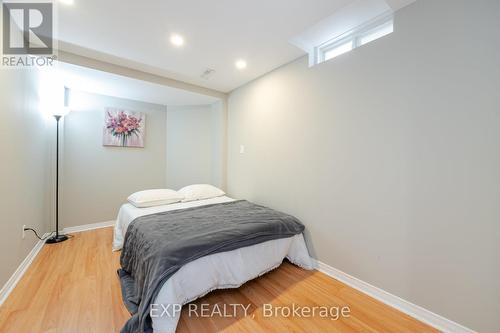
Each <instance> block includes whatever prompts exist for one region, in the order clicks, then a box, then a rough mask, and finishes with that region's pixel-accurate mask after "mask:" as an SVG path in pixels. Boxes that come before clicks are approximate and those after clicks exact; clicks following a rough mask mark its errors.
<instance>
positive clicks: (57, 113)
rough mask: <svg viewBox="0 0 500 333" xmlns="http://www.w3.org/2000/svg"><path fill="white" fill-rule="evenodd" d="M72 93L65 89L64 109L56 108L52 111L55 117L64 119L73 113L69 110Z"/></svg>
mask: <svg viewBox="0 0 500 333" xmlns="http://www.w3.org/2000/svg"><path fill="white" fill-rule="evenodd" d="M70 93H71V90H70V89H69V88H68V87H64V105H63V106H62V107H61V106H57V107H54V109H52V115H53V116H59V117H64V116H65V115H67V114H68V113H69V112H70V111H71V110H70V108H69V99H70Z"/></svg>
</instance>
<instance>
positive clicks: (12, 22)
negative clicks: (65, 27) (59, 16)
mask: <svg viewBox="0 0 500 333" xmlns="http://www.w3.org/2000/svg"><path fill="white" fill-rule="evenodd" d="M2 16H3V23H2V29H3V31H2V35H3V45H2V50H3V56H2V68H6V67H11V68H19V67H34V66H37V67H39V66H52V64H53V61H54V59H55V55H54V50H55V49H56V48H55V47H54V39H53V32H54V25H53V23H54V16H53V5H52V3H51V2H4V3H3V4H2Z"/></svg>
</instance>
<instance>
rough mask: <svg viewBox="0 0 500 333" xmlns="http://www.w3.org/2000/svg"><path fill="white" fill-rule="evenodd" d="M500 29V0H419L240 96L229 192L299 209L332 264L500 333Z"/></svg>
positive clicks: (232, 113) (232, 119)
mask: <svg viewBox="0 0 500 333" xmlns="http://www.w3.org/2000/svg"><path fill="white" fill-rule="evenodd" d="M499 31H500V1H497V0H490V1H488V0H481V1H465V0H446V1H445V0H440V1H435V0H419V1H417V2H416V3H414V4H413V5H411V6H409V7H406V8H405V9H403V10H401V11H400V12H398V13H397V16H396V23H395V32H394V33H393V34H392V35H390V36H387V37H385V38H383V39H380V40H378V41H375V42H373V43H371V44H368V45H366V46H363V47H361V48H359V49H356V50H354V51H352V52H350V53H347V54H345V55H343V56H341V57H338V58H335V59H333V60H331V61H329V62H326V63H323V64H321V65H319V66H315V67H313V68H308V66H307V59H306V58H305V57H304V58H302V59H299V60H297V61H295V62H292V63H290V64H288V65H286V66H283V67H282V68H279V69H277V70H275V71H274V72H271V73H269V74H267V75H265V76H264V77H262V78H260V79H258V80H256V81H254V82H252V83H249V84H247V85H246V86H244V87H241V88H239V89H237V90H235V91H233V92H232V93H231V94H230V97H229V119H228V123H229V128H228V135H229V139H228V140H229V146H228V189H229V194H230V195H232V196H235V197H240V198H246V199H250V200H252V201H255V202H258V203H262V204H266V205H269V206H271V207H274V208H276V209H280V210H283V211H285V212H288V213H291V214H294V215H296V216H297V217H299V218H300V219H301V220H302V221H303V222H304V223H305V224H306V227H307V230H308V240H309V245H310V249H311V252H312V254H313V255H314V256H315V257H317V258H319V259H320V260H321V261H323V262H325V263H327V264H329V265H331V266H333V267H335V268H338V269H340V270H342V271H344V272H347V273H349V274H351V275H353V276H355V277H358V278H360V279H362V280H364V281H367V282H369V283H371V284H373V285H375V286H378V287H380V288H383V289H385V290H387V291H389V292H391V293H393V294H395V295H398V296H400V297H402V298H404V299H406V300H409V301H411V302H413V303H415V304H418V305H420V306H423V307H425V308H427V309H429V310H431V311H434V312H436V313H438V314H440V315H443V316H445V317H447V318H450V319H452V320H454V321H457V322H459V323H461V324H463V325H466V326H468V327H471V328H473V329H476V330H479V331H481V332H498V329H499V328H500V316H498V313H500V286H499V281H500V265H499V253H500V242H499V239H500V223H499V221H500V149H499V147H500V130H499V125H500V111H499V110H500V94H499V92H498V89H499V87H500V46H499V43H498V32H499ZM242 144H243V145H245V147H246V153H244V154H240V153H239V146H240V145H242Z"/></svg>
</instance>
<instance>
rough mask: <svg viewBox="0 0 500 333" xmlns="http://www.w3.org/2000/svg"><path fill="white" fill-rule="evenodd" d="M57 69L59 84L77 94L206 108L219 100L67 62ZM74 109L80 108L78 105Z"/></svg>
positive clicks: (59, 65)
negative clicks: (203, 106)
mask: <svg viewBox="0 0 500 333" xmlns="http://www.w3.org/2000/svg"><path fill="white" fill-rule="evenodd" d="M56 70H57V76H58V80H59V83H60V84H62V85H64V86H66V87H68V88H70V89H72V90H76V91H83V92H89V93H94V94H101V95H107V96H113V97H119V98H126V99H131V100H136V101H142V102H148V103H153V104H160V105H206V104H212V103H214V102H216V101H217V98H215V97H210V96H206V95H201V94H196V93H192V92H189V91H186V90H182V89H177V88H172V87H168V86H165V85H160V84H155V83H150V82H146V81H142V80H136V79H132V78H129V77H124V76H120V75H115V74H111V73H107V72H101V71H98V70H94V69H90V68H86V67H80V66H75V65H71V64H66V63H58V64H57V68H56ZM72 107H74V108H76V109H78V106H77V105H73V106H72Z"/></svg>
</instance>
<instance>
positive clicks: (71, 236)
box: [24, 228, 74, 241]
mask: <svg viewBox="0 0 500 333" xmlns="http://www.w3.org/2000/svg"><path fill="white" fill-rule="evenodd" d="M24 230H25V231H28V230H29V231H33V232H34V233H35V236H36V238H38V239H39V240H41V241H44V240H46V239H47V238H49V237H51V236H52V235H53V234H55V233H56V232H55V231H52V232H51V233H49V234H48V235H47V236H45V237H43V238H42V237H40V236H38V233H37V232H36V230H35V229H33V228H24ZM66 236H67V237H68V238H73V237H74V236H73V235H66Z"/></svg>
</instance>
